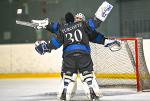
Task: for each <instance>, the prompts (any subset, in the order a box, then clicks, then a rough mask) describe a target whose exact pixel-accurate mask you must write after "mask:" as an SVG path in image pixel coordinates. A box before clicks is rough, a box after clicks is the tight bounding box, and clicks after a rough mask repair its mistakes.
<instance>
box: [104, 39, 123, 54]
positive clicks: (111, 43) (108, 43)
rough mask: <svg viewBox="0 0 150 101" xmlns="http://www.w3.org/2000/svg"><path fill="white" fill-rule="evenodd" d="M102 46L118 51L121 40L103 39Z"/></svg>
mask: <svg viewBox="0 0 150 101" xmlns="http://www.w3.org/2000/svg"><path fill="white" fill-rule="evenodd" d="M104 47H109V49H110V50H111V51H119V50H120V49H121V41H120V40H112V39H105V43H104Z"/></svg>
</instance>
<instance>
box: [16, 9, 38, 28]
mask: <svg viewBox="0 0 150 101" xmlns="http://www.w3.org/2000/svg"><path fill="white" fill-rule="evenodd" d="M21 16H22V9H17V20H16V24H18V25H23V26H28V27H34V28H36V27H37V26H38V23H33V22H26V21H21V20H20V18H21Z"/></svg>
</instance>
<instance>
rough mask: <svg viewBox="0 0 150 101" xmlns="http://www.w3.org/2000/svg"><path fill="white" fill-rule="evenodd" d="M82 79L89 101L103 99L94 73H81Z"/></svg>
mask: <svg viewBox="0 0 150 101" xmlns="http://www.w3.org/2000/svg"><path fill="white" fill-rule="evenodd" d="M80 78H81V81H82V84H83V88H84V90H85V93H86V95H87V96H88V98H89V99H97V98H100V97H102V93H101V91H100V89H99V86H98V84H97V81H96V79H95V75H94V73H93V72H88V71H86V72H84V73H80Z"/></svg>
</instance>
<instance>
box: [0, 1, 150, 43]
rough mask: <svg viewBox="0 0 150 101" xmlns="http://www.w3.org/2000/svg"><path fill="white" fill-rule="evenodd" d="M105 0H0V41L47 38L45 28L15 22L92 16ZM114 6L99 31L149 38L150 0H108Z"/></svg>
mask: <svg viewBox="0 0 150 101" xmlns="http://www.w3.org/2000/svg"><path fill="white" fill-rule="evenodd" d="M103 1H104V0H0V44H11V43H33V42H35V41H36V40H37V39H39V38H41V39H44V40H48V39H49V35H48V33H47V32H46V31H44V30H42V31H36V30H34V29H33V28H30V27H25V26H20V25H16V24H15V21H16V19H18V16H17V14H16V11H17V9H18V8H21V9H23V13H22V15H21V16H20V17H19V18H20V19H21V20H25V21H31V20H32V19H44V18H47V17H48V18H49V19H50V21H54V20H60V21H62V20H63V18H64V15H65V13H66V12H68V11H69V12H72V13H73V14H76V13H79V12H81V13H83V14H85V16H86V18H90V17H93V16H94V14H95V12H96V10H97V9H98V7H99V6H100V5H101V4H102V2H103ZM107 1H108V2H109V3H111V4H112V5H113V6H114V8H113V10H112V12H111V13H110V14H109V16H108V18H107V19H106V20H105V22H103V23H102V25H101V27H100V28H99V29H98V31H100V32H102V33H103V34H104V35H105V36H109V37H143V38H144V39H149V38H150V0H107Z"/></svg>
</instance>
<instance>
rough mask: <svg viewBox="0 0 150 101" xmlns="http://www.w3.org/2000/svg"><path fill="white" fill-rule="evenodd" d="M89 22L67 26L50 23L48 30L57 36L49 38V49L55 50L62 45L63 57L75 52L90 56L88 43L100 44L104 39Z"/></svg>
mask: <svg viewBox="0 0 150 101" xmlns="http://www.w3.org/2000/svg"><path fill="white" fill-rule="evenodd" d="M91 21H92V20H89V21H88V23H87V22H84V21H81V22H75V23H69V24H68V23H66V24H59V23H56V22H55V23H51V24H50V25H49V29H48V30H49V31H51V32H53V33H56V34H57V35H54V36H52V37H51V39H50V41H51V42H50V44H49V48H51V49H57V48H59V47H61V45H63V54H64V55H68V54H72V53H77V52H80V53H86V54H90V51H91V49H90V46H89V42H94V43H101V44H102V43H103V42H104V39H105V37H104V36H103V35H102V34H100V33H98V32H97V31H96V30H95V24H94V23H92V22H91ZM54 31H56V32H54Z"/></svg>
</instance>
